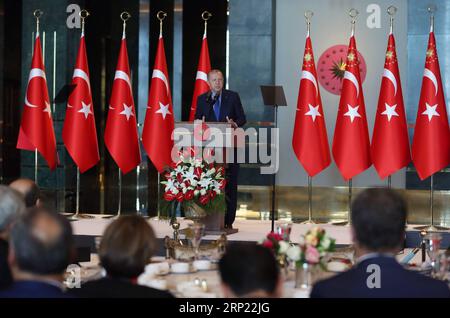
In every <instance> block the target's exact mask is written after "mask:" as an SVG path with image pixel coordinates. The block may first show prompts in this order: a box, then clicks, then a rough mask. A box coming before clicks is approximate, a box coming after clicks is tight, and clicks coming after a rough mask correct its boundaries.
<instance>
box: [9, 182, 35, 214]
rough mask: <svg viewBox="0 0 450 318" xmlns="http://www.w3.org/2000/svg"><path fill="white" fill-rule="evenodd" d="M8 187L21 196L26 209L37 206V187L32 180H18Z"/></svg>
mask: <svg viewBox="0 0 450 318" xmlns="http://www.w3.org/2000/svg"><path fill="white" fill-rule="evenodd" d="M9 186H10V187H11V188H12V189H14V190H16V191H18V192H19V193H21V194H22V195H23V197H24V200H25V205H26V206H27V208H31V207H34V206H39V203H40V202H39V201H40V199H39V195H40V194H39V187H38V186H37V184H36V183H35V182H34V181H33V180H31V179H25V178H20V179H17V180H14V181H13V182H11V183H10V184H9Z"/></svg>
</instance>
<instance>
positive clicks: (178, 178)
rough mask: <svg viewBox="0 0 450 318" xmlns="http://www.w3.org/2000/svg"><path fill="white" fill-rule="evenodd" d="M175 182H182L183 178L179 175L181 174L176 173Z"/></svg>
mask: <svg viewBox="0 0 450 318" xmlns="http://www.w3.org/2000/svg"><path fill="white" fill-rule="evenodd" d="M177 181H178V182H179V183H181V182H183V176H182V175H181V173H177Z"/></svg>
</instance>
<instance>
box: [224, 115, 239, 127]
mask: <svg viewBox="0 0 450 318" xmlns="http://www.w3.org/2000/svg"><path fill="white" fill-rule="evenodd" d="M227 122H228V123H229V124H231V127H233V128H237V127H238V125H237V124H236V123H235V122H234V120H233V119H230V118H229V117H228V116H227Z"/></svg>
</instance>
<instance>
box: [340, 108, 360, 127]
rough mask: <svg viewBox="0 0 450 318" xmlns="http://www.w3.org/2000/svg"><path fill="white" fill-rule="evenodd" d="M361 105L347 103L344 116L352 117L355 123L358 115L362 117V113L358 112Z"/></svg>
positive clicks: (351, 119)
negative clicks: (353, 105)
mask: <svg viewBox="0 0 450 318" xmlns="http://www.w3.org/2000/svg"><path fill="white" fill-rule="evenodd" d="M358 108H359V105H356V106H355V107H352V106H350V104H347V109H348V110H347V112H346V113H345V114H344V116H347V117H350V121H351V122H352V123H353V121H354V120H355V118H356V117H361V115H360V114H359V113H358Z"/></svg>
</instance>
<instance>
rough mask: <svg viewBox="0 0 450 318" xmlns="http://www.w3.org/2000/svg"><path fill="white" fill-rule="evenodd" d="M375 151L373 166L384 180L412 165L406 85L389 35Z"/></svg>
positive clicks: (373, 149) (376, 125)
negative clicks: (406, 109) (409, 164)
mask: <svg viewBox="0 0 450 318" xmlns="http://www.w3.org/2000/svg"><path fill="white" fill-rule="evenodd" d="M371 151H372V161H373V165H374V167H375V169H376V170H377V172H378V175H379V176H380V178H381V179H384V178H385V177H387V176H390V175H391V174H393V173H395V172H396V171H398V170H399V169H401V168H404V167H406V166H407V165H408V163H410V162H411V153H410V151H409V138H408V128H407V126H406V115H405V107H404V105H403V94H402V85H401V82H400V72H399V69H398V62H397V53H396V50H395V39H394V35H393V34H392V33H390V34H389V39H388V46H387V50H386V59H385V62H384V70H383V77H382V79H381V88H380V96H379V98H378V107H377V113H376V115H375V126H374V129H373V135H372V145H371Z"/></svg>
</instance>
